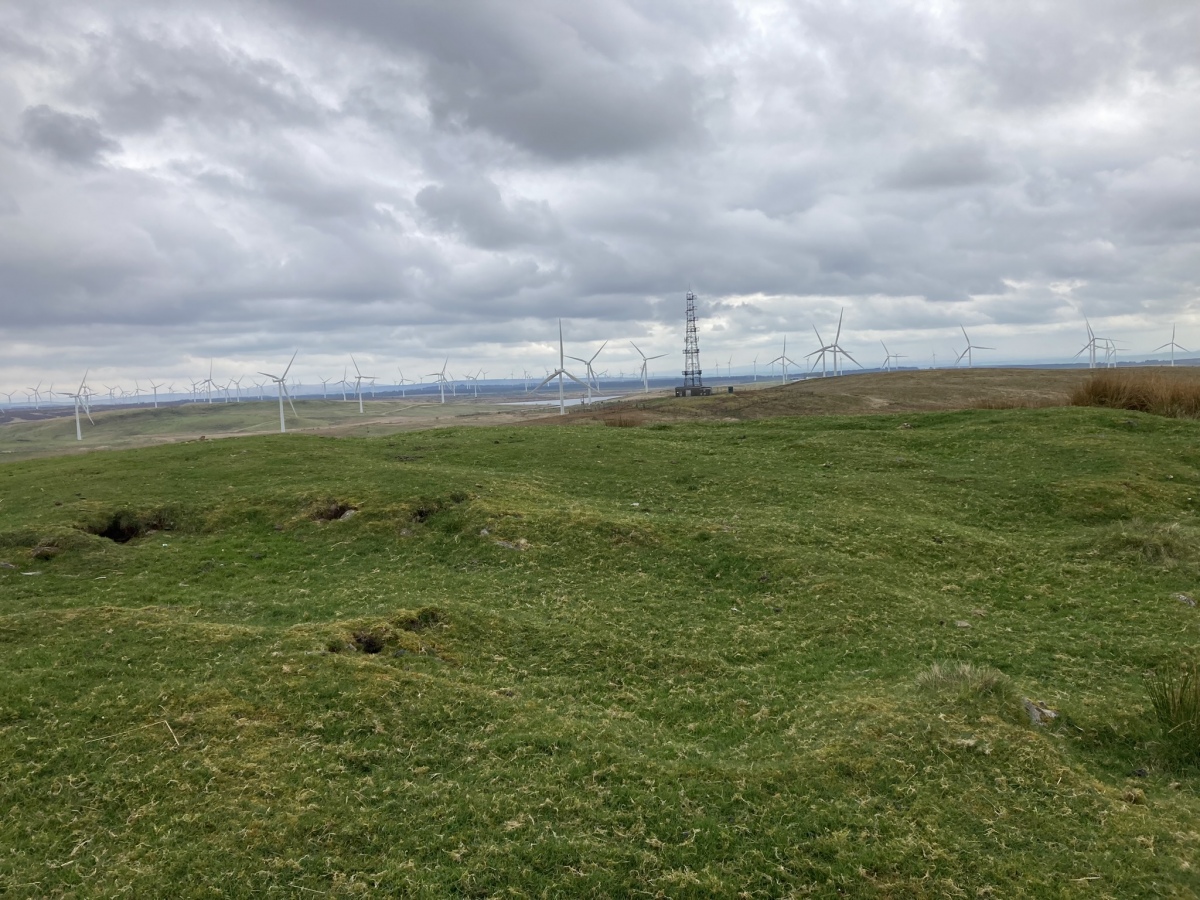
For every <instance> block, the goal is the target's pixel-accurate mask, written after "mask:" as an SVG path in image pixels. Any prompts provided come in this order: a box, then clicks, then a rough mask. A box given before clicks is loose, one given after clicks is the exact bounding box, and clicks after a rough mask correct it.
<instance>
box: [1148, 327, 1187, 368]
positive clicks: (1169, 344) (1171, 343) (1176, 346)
mask: <svg viewBox="0 0 1200 900" xmlns="http://www.w3.org/2000/svg"><path fill="white" fill-rule="evenodd" d="M1167 347H1170V348H1171V367H1172V368H1174V366H1175V350H1176V349H1179V350H1182V351H1183V352H1184V353H1191V352H1192V351H1191V350H1189V349H1188V348H1187V347H1184V346H1182V345H1180V344H1177V343H1175V326H1174V325H1172V326H1171V340H1170V341H1169V342H1167V343H1165V344H1163V345H1162V346H1161V347H1155V348H1154V352H1155V353H1157V352H1158V351H1159V350H1165V349H1166V348H1167Z"/></svg>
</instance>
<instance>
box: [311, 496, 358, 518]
mask: <svg viewBox="0 0 1200 900" xmlns="http://www.w3.org/2000/svg"><path fill="white" fill-rule="evenodd" d="M356 512H358V507H356V506H351V505H350V504H349V503H343V502H342V501H340V500H330V501H328V502H326V503H319V504H317V506H316V508H315V509H314V510H313V513H312V517H313V518H314V519H316V520H317V521H318V522H334V521H336V520H338V519H348V518H350V516H351V515H352V514H353V513H356Z"/></svg>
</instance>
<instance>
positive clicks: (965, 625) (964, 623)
mask: <svg viewBox="0 0 1200 900" xmlns="http://www.w3.org/2000/svg"><path fill="white" fill-rule="evenodd" d="M954 627H955V628H970V627H971V623H970V622H968V621H966V620H965V619H956V620H955V621H954Z"/></svg>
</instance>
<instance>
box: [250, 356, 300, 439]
mask: <svg viewBox="0 0 1200 900" xmlns="http://www.w3.org/2000/svg"><path fill="white" fill-rule="evenodd" d="M299 352H300V351H299V350H297V351H296V353H299ZM296 353H293V354H292V358H291V359H290V360H288V364H287V368H286V369H284V370H283V374H282V375H272V374H271V373H270V372H259V373H258V374H259V375H266V376H267V377H268V378H270V379H271V380H272V381H273V382H275V383H276V384H277V385H279V433H280V434H286V433H287V423H286V422H284V419H283V398H284V397H285V396H286V397H287V401H288V406H290V407H291V408H292V415H295V414H296V405H295V404H294V403H292V395H291V394H289V393H288V389H287V374H288V372H289V371H290V370H291V368H292V363H294V362H295V361H296Z"/></svg>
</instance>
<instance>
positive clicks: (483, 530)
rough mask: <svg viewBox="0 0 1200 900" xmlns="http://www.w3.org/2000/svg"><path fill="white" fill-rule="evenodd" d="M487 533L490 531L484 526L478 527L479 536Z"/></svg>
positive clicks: (484, 535)
mask: <svg viewBox="0 0 1200 900" xmlns="http://www.w3.org/2000/svg"><path fill="white" fill-rule="evenodd" d="M489 534H491V532H490V531H488V530H487V529H486V528H480V529H479V536H480V537H487V536H488V535H489Z"/></svg>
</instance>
